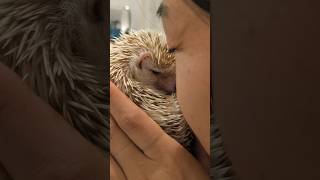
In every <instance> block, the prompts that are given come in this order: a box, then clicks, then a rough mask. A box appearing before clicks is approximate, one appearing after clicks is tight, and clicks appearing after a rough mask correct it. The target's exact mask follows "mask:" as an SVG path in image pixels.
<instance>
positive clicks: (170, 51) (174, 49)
mask: <svg viewBox="0 0 320 180" xmlns="http://www.w3.org/2000/svg"><path fill="white" fill-rule="evenodd" d="M176 51H177V48H170V49H168V53H170V54H171V53H175V52H176Z"/></svg>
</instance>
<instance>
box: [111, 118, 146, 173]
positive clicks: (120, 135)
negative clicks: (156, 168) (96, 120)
mask: <svg viewBox="0 0 320 180" xmlns="http://www.w3.org/2000/svg"><path fill="white" fill-rule="evenodd" d="M110 150H111V154H112V156H113V157H114V158H115V160H116V161H117V163H118V164H119V165H120V167H121V168H122V169H123V171H124V173H125V175H126V176H127V177H133V176H134V177H136V176H137V175H138V174H137V172H138V171H139V168H138V164H137V162H139V163H140V164H143V163H144V162H146V161H147V160H148V158H147V157H146V156H145V155H144V154H143V152H141V150H139V149H138V147H137V146H136V145H135V144H133V142H132V141H131V140H130V139H129V138H128V137H127V135H126V134H125V133H124V132H123V131H122V130H121V129H120V128H119V127H118V126H117V124H116V123H115V122H114V121H113V118H111V119H110Z"/></svg>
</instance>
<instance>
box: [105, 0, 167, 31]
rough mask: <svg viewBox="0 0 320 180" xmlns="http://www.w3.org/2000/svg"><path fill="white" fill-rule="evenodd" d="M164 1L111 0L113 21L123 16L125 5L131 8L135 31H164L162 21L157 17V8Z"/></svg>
mask: <svg viewBox="0 0 320 180" xmlns="http://www.w3.org/2000/svg"><path fill="white" fill-rule="evenodd" d="M161 1H162V0H110V9H111V11H110V16H111V20H113V19H115V18H118V17H119V16H120V15H121V10H122V9H123V7H124V6H125V5H129V6H130V8H131V18H132V19H131V20H132V28H133V29H152V30H156V31H162V24H161V21H160V19H159V18H158V17H157V16H156V11H157V8H158V6H159V4H160V2H161Z"/></svg>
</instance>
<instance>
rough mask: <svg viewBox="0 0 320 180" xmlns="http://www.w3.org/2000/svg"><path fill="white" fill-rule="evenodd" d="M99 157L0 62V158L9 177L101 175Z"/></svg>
mask: <svg viewBox="0 0 320 180" xmlns="http://www.w3.org/2000/svg"><path fill="white" fill-rule="evenodd" d="M21 152H23V153H21ZM104 159H105V158H104V156H103V154H102V153H101V152H100V151H99V150H98V149H97V148H96V147H94V146H93V145H92V144H91V143H89V142H88V141H86V140H85V139H84V138H83V137H82V136H81V135H80V134H79V133H78V132H77V131H76V130H75V129H74V128H72V127H71V126H70V125H69V124H68V123H67V122H66V121H65V120H63V118H62V117H61V116H60V115H59V114H58V113H57V112H55V111H54V110H53V109H52V108H51V107H50V106H49V105H47V104H45V103H44V102H43V101H42V100H41V99H40V98H38V97H37V96H35V95H34V94H33V93H32V92H31V90H30V89H28V88H26V87H25V86H23V85H22V82H21V80H20V79H19V78H18V76H17V75H16V74H14V73H13V72H12V71H10V70H9V69H8V68H7V67H5V66H4V65H3V64H2V63H0V161H1V164H2V165H3V166H4V168H5V169H6V170H7V171H8V173H9V174H10V176H12V177H13V179H25V180H27V179H33V180H36V179H51V177H71V176H72V177H73V176H76V175H77V177H78V175H79V176H82V177H81V178H79V179H88V178H89V177H91V178H93V179H99V178H100V179H103V178H104V177H106V176H107V174H106V172H105V168H104V167H105V165H106V163H105V160H104ZM80 169H85V171H80ZM39 170H41V171H39ZM66 170H68V171H66ZM35 176H36V177H35ZM91 178H90V179H91Z"/></svg>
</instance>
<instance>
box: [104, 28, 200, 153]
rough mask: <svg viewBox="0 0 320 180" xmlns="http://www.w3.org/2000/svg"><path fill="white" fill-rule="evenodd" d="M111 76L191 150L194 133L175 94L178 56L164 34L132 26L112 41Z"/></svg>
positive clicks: (164, 128)
mask: <svg viewBox="0 0 320 180" xmlns="http://www.w3.org/2000/svg"><path fill="white" fill-rule="evenodd" d="M110 80H111V81H112V82H113V83H114V84H115V85H116V86H117V87H118V88H119V89H120V90H121V91H122V92H124V94H126V95H127V96H128V97H129V99H131V100H132V101H133V102H134V103H135V104H137V105H138V106H139V107H140V108H142V109H143V110H144V111H145V112H146V113H147V114H148V115H149V116H150V117H151V118H152V119H153V120H154V121H155V122H157V123H158V124H159V125H160V127H161V128H162V129H163V130H164V131H165V132H166V133H167V134H168V135H170V136H171V137H173V138H174V139H175V140H176V141H177V142H179V143H180V144H181V145H183V146H184V147H185V148H186V149H188V150H189V151H190V150H191V144H192V140H193V137H194V136H193V133H192V131H191V129H190V127H189V126H188V124H187V122H186V121H185V119H184V117H183V115H182V113H181V110H180V106H179V104H178V101H177V98H176V95H175V57H174V55H173V54H172V53H169V52H168V49H167V44H166V40H165V37H164V35H163V34H161V33H158V32H155V31H151V30H136V31H134V30H132V31H131V32H129V33H128V34H123V35H121V36H120V37H118V38H116V39H114V40H113V41H112V42H111V43H110Z"/></svg>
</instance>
